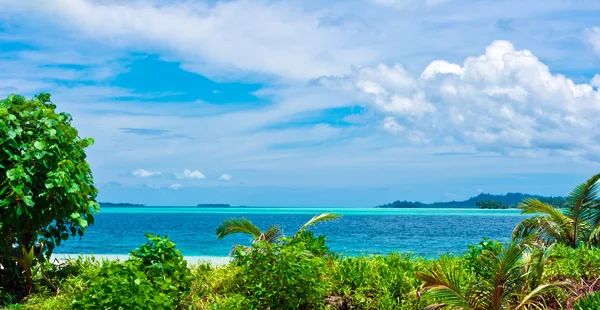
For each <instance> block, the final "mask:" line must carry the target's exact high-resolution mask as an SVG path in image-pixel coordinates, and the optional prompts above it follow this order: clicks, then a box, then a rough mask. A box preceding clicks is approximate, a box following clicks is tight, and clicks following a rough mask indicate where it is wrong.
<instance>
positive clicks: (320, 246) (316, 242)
mask: <svg viewBox="0 0 600 310" xmlns="http://www.w3.org/2000/svg"><path fill="white" fill-rule="evenodd" d="M326 239H327V237H326V236H324V235H320V236H318V237H315V233H314V232H312V231H306V230H302V231H300V232H298V233H297V234H296V235H294V236H293V237H292V239H290V241H289V243H291V244H296V243H304V245H305V246H306V249H307V250H308V251H309V252H311V253H312V254H313V255H315V256H325V255H328V254H331V251H330V249H329V247H328V246H327V244H326Z"/></svg>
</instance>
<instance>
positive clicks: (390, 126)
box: [383, 116, 404, 134]
mask: <svg viewBox="0 0 600 310" xmlns="http://www.w3.org/2000/svg"><path fill="white" fill-rule="evenodd" d="M383 129H384V130H386V131H388V132H390V133H393V134H397V133H399V132H401V131H404V127H403V126H401V125H400V124H398V122H397V121H396V119H395V118H394V117H392V116H386V117H385V119H383Z"/></svg>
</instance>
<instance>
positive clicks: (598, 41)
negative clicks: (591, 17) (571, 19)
mask: <svg viewBox="0 0 600 310" xmlns="http://www.w3.org/2000/svg"><path fill="white" fill-rule="evenodd" d="M585 34H586V36H587V41H588V43H589V44H591V45H592V48H593V49H594V51H596V53H597V54H598V55H600V27H592V28H588V29H586V30H585Z"/></svg>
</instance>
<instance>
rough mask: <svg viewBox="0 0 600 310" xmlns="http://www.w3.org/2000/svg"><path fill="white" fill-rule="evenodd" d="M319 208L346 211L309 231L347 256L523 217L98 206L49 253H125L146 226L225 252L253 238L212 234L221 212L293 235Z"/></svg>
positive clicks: (426, 246)
mask: <svg viewBox="0 0 600 310" xmlns="http://www.w3.org/2000/svg"><path fill="white" fill-rule="evenodd" d="M323 212H335V213H341V214H343V215H344V216H343V217H342V218H340V219H338V220H335V221H332V222H327V223H320V224H317V226H316V227H315V228H313V231H315V233H317V234H326V235H327V242H328V245H329V246H330V248H331V249H332V250H334V251H336V252H339V253H341V254H344V255H350V256H354V255H367V254H388V253H391V252H402V253H413V254H415V255H420V256H424V257H436V256H439V255H440V254H445V253H454V254H460V253H463V252H465V251H466V250H468V247H467V245H469V244H475V243H477V242H479V241H481V240H482V239H483V238H484V237H487V238H491V239H496V240H500V241H507V240H508V239H509V238H510V234H511V232H512V230H513V228H514V227H515V226H516V225H517V224H518V223H519V222H520V221H521V220H522V219H524V218H526V217H527V216H524V215H521V214H520V212H519V210H514V209H513V210H480V209H446V208H444V209H377V208H275V207H269V208H257V207H252V208H235V207H230V208H197V207H103V208H102V210H101V212H100V213H98V214H97V215H96V218H95V219H96V221H95V224H94V225H92V226H90V227H89V228H88V231H87V232H86V233H85V235H84V236H83V237H82V238H81V239H80V238H79V237H72V238H71V239H69V240H67V241H66V242H64V243H63V244H61V246H59V247H58V248H56V249H55V251H54V253H57V254H61V253H62V254H96V255H101V254H128V253H129V252H130V251H131V250H133V249H135V248H136V247H138V246H140V245H141V244H143V243H144V242H145V237H144V233H152V234H160V235H162V236H165V235H168V236H169V237H170V238H171V240H173V241H174V242H175V243H176V244H177V247H178V248H179V249H180V250H182V253H183V255H186V256H214V257H225V256H227V255H228V254H229V252H230V250H231V248H232V246H233V245H235V244H245V245H249V244H250V242H251V238H250V237H249V236H246V235H232V236H229V237H227V238H225V239H223V240H218V239H217V238H216V236H215V229H216V227H217V225H218V224H219V223H220V222H221V221H223V220H225V219H227V218H230V217H245V218H247V219H249V220H251V221H252V222H253V223H254V224H256V225H257V226H258V227H260V228H261V229H266V228H267V227H268V226H269V225H271V224H277V225H279V226H281V227H282V228H283V231H284V233H286V234H287V235H291V234H293V233H295V232H296V230H297V229H298V228H300V227H301V226H302V224H303V223H305V222H306V221H308V220H309V219H310V218H311V217H312V216H313V215H316V214H320V213H323Z"/></svg>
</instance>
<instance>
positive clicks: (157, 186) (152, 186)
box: [146, 184, 160, 189]
mask: <svg viewBox="0 0 600 310" xmlns="http://www.w3.org/2000/svg"><path fill="white" fill-rule="evenodd" d="M146 186H147V187H148V188H153V189H159V188H160V185H156V184H146Z"/></svg>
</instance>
